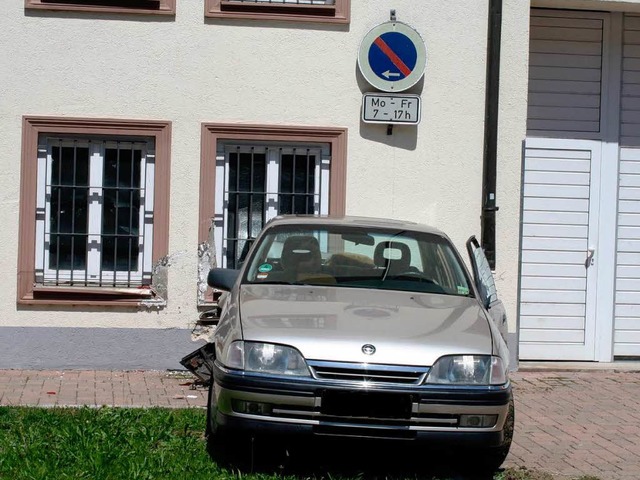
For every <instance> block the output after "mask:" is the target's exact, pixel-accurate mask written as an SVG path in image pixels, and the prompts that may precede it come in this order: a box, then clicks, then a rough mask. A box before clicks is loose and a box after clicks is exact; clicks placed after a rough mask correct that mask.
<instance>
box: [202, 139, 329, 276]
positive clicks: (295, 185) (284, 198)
mask: <svg viewBox="0 0 640 480" xmlns="http://www.w3.org/2000/svg"><path fill="white" fill-rule="evenodd" d="M329 166H330V155H329V146H328V145H295V146H292V145H277V144H273V145H221V148H220V150H219V152H218V159H217V164H216V179H217V185H216V187H217V192H221V193H222V198H219V199H217V200H216V205H217V206H221V207H217V208H219V210H218V211H217V212H216V217H215V219H214V223H215V237H216V238H215V240H216V245H221V246H222V248H221V250H220V251H219V252H217V264H218V265H220V266H224V267H227V268H237V267H238V266H239V263H240V262H241V261H242V260H243V259H244V257H245V256H246V254H247V252H248V250H249V248H250V247H251V243H252V240H253V239H255V238H256V237H257V236H258V233H260V230H261V229H262V227H263V226H264V224H265V223H266V222H267V221H269V220H270V219H271V218H273V217H275V216H276V215H284V214H298V215H304V214H309V215H312V214H316V215H319V214H325V215H326V214H328V206H329V203H328V196H329Z"/></svg>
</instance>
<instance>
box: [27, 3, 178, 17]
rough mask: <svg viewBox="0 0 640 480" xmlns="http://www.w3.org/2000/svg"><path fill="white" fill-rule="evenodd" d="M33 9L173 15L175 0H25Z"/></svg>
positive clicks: (28, 7) (28, 6)
mask: <svg viewBox="0 0 640 480" xmlns="http://www.w3.org/2000/svg"><path fill="white" fill-rule="evenodd" d="M25 8H26V9H33V10H66V11H74V12H83V11H84V12H105V13H142V14H146V15H149V14H159V15H175V13H176V0H25Z"/></svg>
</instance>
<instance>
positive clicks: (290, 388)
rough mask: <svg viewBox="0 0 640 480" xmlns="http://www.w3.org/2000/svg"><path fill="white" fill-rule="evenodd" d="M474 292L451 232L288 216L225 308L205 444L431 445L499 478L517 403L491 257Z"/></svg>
mask: <svg viewBox="0 0 640 480" xmlns="http://www.w3.org/2000/svg"><path fill="white" fill-rule="evenodd" d="M467 246H468V249H469V253H470V254H471V265H472V266H473V270H474V271H475V272H474V273H475V275H474V277H475V280H472V277H471V276H470V275H469V273H468V271H467V269H466V268H465V265H464V263H463V261H462V260H461V258H460V255H459V254H458V252H457V251H456V249H455V247H454V246H453V245H452V243H451V241H450V240H449V239H448V237H447V236H446V235H445V234H443V233H442V232H440V231H438V230H436V229H433V228H429V227H426V226H422V225H418V224H415V223H408V222H398V221H393V220H381V219H370V218H356V217H352V218H349V217H345V218H330V217H327V218H320V217H279V218H276V219H275V220H273V221H271V222H269V223H268V224H267V225H266V227H265V228H264V229H263V230H262V232H261V233H260V235H259V237H258V238H257V239H256V240H255V242H254V244H253V246H252V248H251V250H250V251H249V253H248V256H247V258H246V261H245V262H244V263H243V265H242V267H241V268H240V269H239V270H229V269H214V270H211V272H210V274H209V277H208V282H209V285H210V286H212V287H215V288H217V289H220V290H225V291H228V293H224V294H223V295H222V297H221V299H220V303H219V304H220V320H219V323H218V325H217V327H216V329H215V333H214V336H213V341H212V343H213V345H212V348H211V351H212V352H213V354H212V355H213V357H214V358H213V362H212V381H211V387H210V393H209V403H208V421H207V434H208V438H209V441H210V444H212V445H214V446H213V447H212V448H214V449H215V448H216V445H217V446H222V445H225V446H226V447H227V448H228V447H229V446H230V445H232V444H233V441H237V440H238V439H239V438H243V437H244V438H246V437H251V436H259V435H262V434H274V433H275V434H287V435H289V434H290V435H294V436H299V435H308V436H320V435H323V436H340V437H345V436H352V437H368V438H380V439H399V440H400V439H401V440H412V441H422V440H424V441H431V442H434V443H437V444H438V445H444V444H449V443H451V444H455V445H456V448H460V447H465V448H468V449H469V451H471V453H474V454H477V455H474V458H476V459H477V460H478V461H479V462H480V463H479V465H482V466H483V467H486V468H488V469H495V468H497V467H499V466H500V464H501V463H502V462H503V461H504V459H505V457H506V456H507V453H508V451H509V446H510V443H511V436H512V431H513V421H514V412H513V399H512V393H511V384H510V382H509V377H508V358H509V357H508V352H507V348H506V345H505V342H504V340H503V337H502V335H501V333H500V328H501V327H504V320H505V319H504V310H503V309H502V308H501V303H500V302H499V300H497V297H496V295H495V288H494V287H493V282H492V277H491V272H490V269H489V268H488V264H486V260H485V259H484V255H483V253H482V250H481V249H480V248H479V247H478V244H477V242H475V239H474V238H473V237H472V239H470V242H469V243H468V245H467Z"/></svg>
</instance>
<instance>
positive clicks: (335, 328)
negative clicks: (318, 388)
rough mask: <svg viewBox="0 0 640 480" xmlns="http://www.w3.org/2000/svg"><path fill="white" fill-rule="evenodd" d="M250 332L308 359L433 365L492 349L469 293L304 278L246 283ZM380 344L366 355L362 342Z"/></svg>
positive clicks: (244, 308) (245, 326) (243, 293)
mask: <svg viewBox="0 0 640 480" xmlns="http://www.w3.org/2000/svg"><path fill="white" fill-rule="evenodd" d="M239 300H240V317H241V322H242V334H243V337H244V340H248V341H262V342H272V343H280V344H285V345H291V346H294V347H296V348H297V349H298V350H299V351H300V352H301V353H302V355H303V356H304V357H305V358H306V359H307V360H325V361H338V362H358V363H360V362H366V363H381V364H395V365H426V366H429V365H433V363H434V362H435V361H436V360H437V359H438V358H439V357H441V356H442V355H450V354H491V351H492V340H491V330H490V328H489V324H488V320H487V318H486V316H485V314H484V312H483V310H482V308H481V307H480V305H479V304H478V302H477V300H476V299H474V298H469V297H461V296H451V295H437V294H427V293H411V292H399V291H389V290H369V289H357V288H344V287H342V288H341V287H324V286H317V287H316V286H313V287H312V286H298V285H242V286H241V288H240V299H239ZM365 344H371V345H374V346H375V349H376V351H375V353H374V354H373V355H365V354H364V353H363V352H362V346H363V345H365Z"/></svg>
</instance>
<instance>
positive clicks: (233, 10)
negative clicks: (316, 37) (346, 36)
mask: <svg viewBox="0 0 640 480" xmlns="http://www.w3.org/2000/svg"><path fill="white" fill-rule="evenodd" d="M210 4H211V5H210ZM205 17H208V18H233V19H245V20H287V21H298V22H319V23H349V16H348V15H347V13H346V12H344V11H342V10H341V9H339V8H338V7H337V6H336V5H294V4H283V5H275V4H267V3H239V2H230V1H227V0H217V1H215V0H209V2H208V3H207V8H206V10H205Z"/></svg>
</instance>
